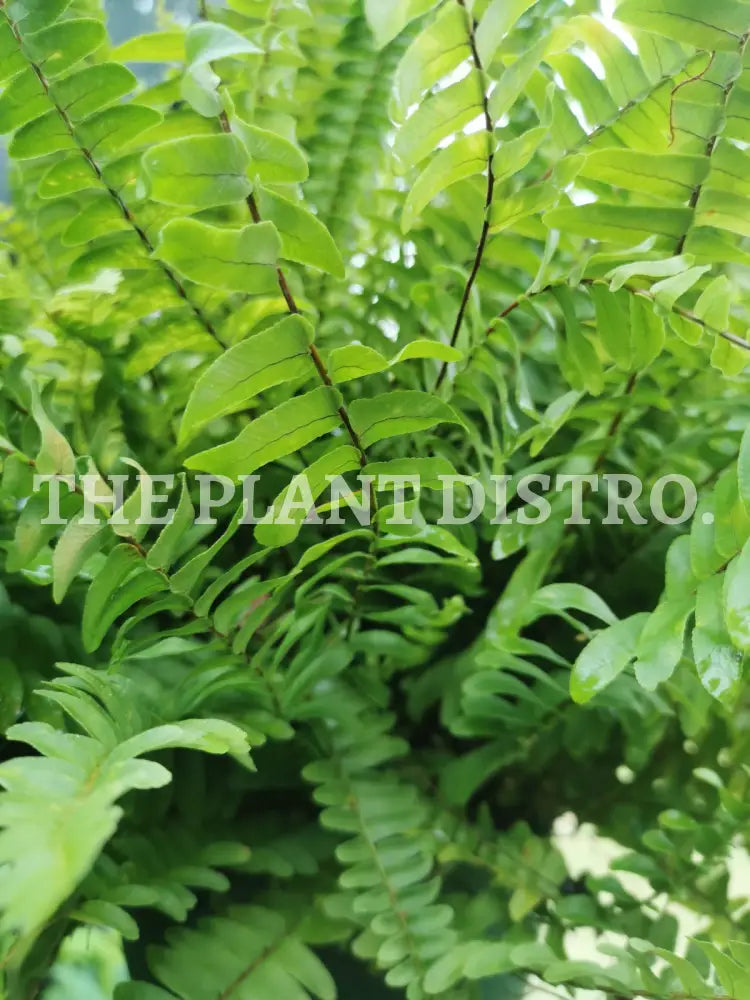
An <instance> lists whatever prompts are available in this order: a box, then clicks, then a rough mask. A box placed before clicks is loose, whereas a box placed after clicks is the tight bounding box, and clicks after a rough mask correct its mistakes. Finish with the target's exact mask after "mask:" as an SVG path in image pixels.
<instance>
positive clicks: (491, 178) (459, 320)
mask: <svg viewBox="0 0 750 1000" xmlns="http://www.w3.org/2000/svg"><path fill="white" fill-rule="evenodd" d="M456 2H457V3H458V4H459V6H461V7H463V9H464V11H465V13H466V17H467V19H468V30H469V47H470V48H471V58H472V61H473V63H474V68H475V70H476V72H477V73H478V74H479V81H480V85H481V88H482V110H483V112H484V127H485V130H486V132H487V145H488V156H487V194H486V196H485V199H484V221H483V222H482V231H481V233H480V235H479V242H478V244H477V250H476V253H475V255H474V263H473V265H472V268H471V272H470V274H469V277H468V280H467V282H466V285H465V287H464V293H463V295H462V297H461V305H460V306H459V309H458V315H457V316H456V322H455V323H454V324H453V332H452V333H451V339H450V344H451V347H455V346H456V343H457V341H458V335H459V334H460V332H461V327H462V326H463V322H464V317H465V316H466V310H467V309H468V306H469V300H470V299H471V293H472V290H473V288H474V285H475V283H476V280H477V276H478V275H479V269H480V268H481V266H482V258H483V257H484V251H485V248H486V246H487V240H488V239H489V235H490V209H491V207H492V199H493V197H494V194H495V174H494V171H493V162H494V151H493V149H492V142H493V136H494V132H495V127H494V125H493V122H492V116H491V115H490V100H489V96H488V94H487V90H486V88H485V85H484V67H483V65H482V59H481V57H480V55H479V49H478V48H477V39H476V35H475V33H474V21H473V18H472V15H471V13H470V12H469V11H468V9H467V7H466V0H456ZM447 374H448V362H447V361H444V362H443V365H442V367H441V369H440V374H439V375H438V378H437V382H436V383H435V388H436V389H439V388H440V386H441V385H442V384H443V382H444V380H445V377H446V375H447Z"/></svg>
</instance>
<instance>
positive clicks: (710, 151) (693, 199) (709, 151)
mask: <svg viewBox="0 0 750 1000" xmlns="http://www.w3.org/2000/svg"><path fill="white" fill-rule="evenodd" d="M748 41H750V31H746V32H745V34H744V35H743V36H742V38H741V39H740V46H739V51H740V58H742V57H744V55H745V50H746V48H747V44H748ZM712 64H713V56H712V57H711V62H710V63H709V64H708V66H707V67H706V69H705V70H704V71H703V72H704V73H707V72H708V70H709V69H710V68H711V65H712ZM702 75H703V74H701V76H702ZM739 78H740V74H738V75H737V77H735V79H734V80H731V81H730V82H729V83H728V84H727V85H726V86H725V87H724V88H723V90H722V101H721V111H722V114H721V123H720V125H719V128H718V130H717V131H716V132H714V134H713V135H712V136H711V138H710V139H709V140H708V145H707V146H706V154H705V155H706V156H707V158H708V161H709V164H710V162H711V157H712V156H713V155H714V153H715V152H716V147H717V145H718V143H719V139H720V138H721V134H722V131H723V128H724V115H725V113H726V109H727V105H728V104H729V99H730V97H731V96H732V91H733V90H734V88H735V87H736V85H737V81H738V80H739ZM686 82H689V81H686ZM705 183H706V181H705V180H702V181H700V183H698V184H696V186H695V187H694V188H693V192H692V194H691V195H690V201H689V203H688V204H689V207H690V209H691V210H692V213H693V214H692V215H691V217H690V222H689V223H688V227H687V229H686V230H685V232H684V233H683V234H682V236H681V237H680V239H679V241H678V243H677V246H676V247H675V254H677V255H679V254H681V253H682V251H683V250H684V249H685V244H686V243H687V239H688V236H690V233H691V232H692V230H693V224H694V222H695V210H696V208H697V207H698V202H699V201H700V199H701V194H702V193H703V188H704V185H705Z"/></svg>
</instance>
